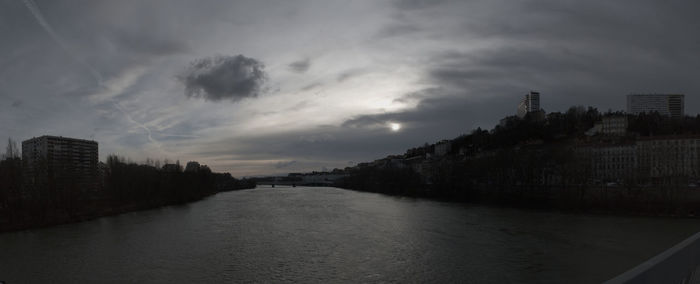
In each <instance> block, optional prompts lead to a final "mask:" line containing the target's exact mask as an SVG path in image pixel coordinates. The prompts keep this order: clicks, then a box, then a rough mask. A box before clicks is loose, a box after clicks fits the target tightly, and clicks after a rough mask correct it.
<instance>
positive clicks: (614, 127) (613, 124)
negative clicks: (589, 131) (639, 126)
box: [600, 115, 628, 135]
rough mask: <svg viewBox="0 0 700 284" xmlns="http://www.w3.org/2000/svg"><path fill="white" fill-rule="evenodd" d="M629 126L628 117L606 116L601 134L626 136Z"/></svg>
mask: <svg viewBox="0 0 700 284" xmlns="http://www.w3.org/2000/svg"><path fill="white" fill-rule="evenodd" d="M627 124H628V123H627V117H626V116H624V115H609V116H604V117H603V119H602V123H601V130H600V132H601V133H603V134H604V135H625V133H627Z"/></svg>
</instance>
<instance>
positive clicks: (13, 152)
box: [5, 137, 19, 159]
mask: <svg viewBox="0 0 700 284" xmlns="http://www.w3.org/2000/svg"><path fill="white" fill-rule="evenodd" d="M16 158H19V148H18V147H17V142H16V141H14V140H12V137H10V138H7V147H6V148H5V159H16Z"/></svg>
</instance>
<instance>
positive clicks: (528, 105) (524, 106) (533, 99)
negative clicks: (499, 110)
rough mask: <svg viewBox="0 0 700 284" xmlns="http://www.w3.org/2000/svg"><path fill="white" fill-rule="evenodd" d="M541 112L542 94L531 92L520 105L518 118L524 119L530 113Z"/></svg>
mask: <svg viewBox="0 0 700 284" xmlns="http://www.w3.org/2000/svg"><path fill="white" fill-rule="evenodd" d="M539 110H540V93H539V92H535V91H530V93H528V94H526V95H525V97H524V98H523V100H522V101H520V104H519V105H518V117H520V118H523V117H525V115H527V114H528V113H530V112H535V111H539Z"/></svg>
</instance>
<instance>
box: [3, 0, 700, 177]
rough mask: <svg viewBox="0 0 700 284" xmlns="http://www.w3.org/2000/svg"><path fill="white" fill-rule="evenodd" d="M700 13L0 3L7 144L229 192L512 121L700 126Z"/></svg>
mask: <svg viewBox="0 0 700 284" xmlns="http://www.w3.org/2000/svg"><path fill="white" fill-rule="evenodd" d="M699 10H700V2H697V1H680V0H670V1H647V0H637V1H632V0H629V1H625V0H622V1H602V0H591V1H572V0H551V1H545V0H543V1H530V0H521V1H511V0H479V1H468V0H463V1H449V0H394V1H392V0H385V1H375V0H364V1H363V0H358V1H340V0H323V1H322V0H314V1H306V0H294V1H292V0H284V1H282V0H279V1H272V0H270V1H261V0H255V1H252V0H251V1H209V0H197V1H192V0H188V1H184V0H168V1H162V0H150V1H141V0H120V1H99V0H73V1H63V0H51V1H48V0H45V1H42V0H23V1H20V0H0V39H1V40H0V138H2V139H7V138H8V137H12V138H13V139H15V140H18V141H22V140H25V139H29V138H31V137H37V136H41V135H57V136H67V137H75V138H82V139H91V140H95V141H97V142H98V143H99V152H100V159H102V160H104V159H105V157H106V156H107V155H110V154H118V155H120V156H124V157H128V158H130V159H131V160H133V161H136V162H142V161H145V160H146V158H151V159H159V160H165V159H168V160H169V161H175V160H180V161H181V162H182V163H184V162H186V161H192V160H195V161H199V162H200V163H203V164H207V165H209V166H210V167H211V168H212V169H213V170H214V171H218V172H230V173H232V174H233V175H234V176H237V177H243V176H253V175H268V174H286V173H289V172H306V171H320V170H324V169H333V168H344V167H347V166H352V165H355V164H356V163H360V162H365V161H372V160H374V159H378V158H382V157H384V156H386V155H389V154H401V153H403V152H404V151H405V150H406V149H408V148H411V147H415V146H419V145H422V144H424V143H426V142H428V143H434V142H436V141H439V140H442V139H451V138H454V137H456V136H459V135H461V134H465V133H470V132H471V130H473V129H475V128H477V127H482V128H486V129H490V128H492V127H493V126H494V125H495V124H497V123H498V121H499V119H501V118H503V117H505V116H508V115H514V114H515V111H516V108H517V105H518V103H519V102H520V100H521V98H522V97H523V95H524V94H526V93H527V92H529V91H530V90H536V91H539V92H540V93H541V106H542V108H543V109H544V110H545V111H547V112H556V111H562V112H563V111H566V110H567V109H568V108H569V107H570V106H578V105H582V106H593V107H596V108H598V109H599V110H601V111H607V110H624V109H625V103H626V99H625V96H626V95H627V94H630V93H682V94H685V95H686V114H690V115H695V114H697V113H698V109H699V108H700V101H699V100H698V99H697V98H698V96H697V94H698V92H699V91H700V79H698V74H700V52H698V50H700V36H698V31H700V17H697V11H699Z"/></svg>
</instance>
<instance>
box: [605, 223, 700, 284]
mask: <svg viewBox="0 0 700 284" xmlns="http://www.w3.org/2000/svg"><path fill="white" fill-rule="evenodd" d="M603 283H604V284H623V283H630V284H637V283H640V284H641V283H674V284H675V283H678V284H690V283H693V284H700V233H696V234H695V235H693V236H691V237H690V238H687V239H686V240H684V241H682V242H680V243H678V244H676V245H675V246H673V247H671V248H670V249H667V250H666V251H664V252H662V253H661V254H659V255H657V256H655V257H653V258H651V259H649V260H647V261H646V262H644V263H642V264H640V265H638V266H637V267H635V268H632V269H630V270H628V271H627V272H625V273H622V274H620V275H618V276H617V277H615V278H613V279H610V280H608V281H606V282H603Z"/></svg>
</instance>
